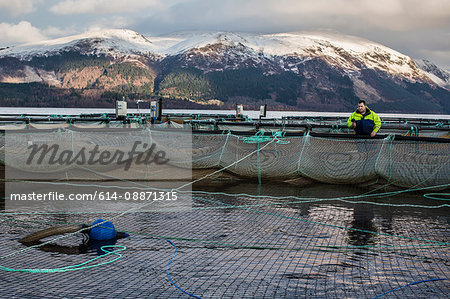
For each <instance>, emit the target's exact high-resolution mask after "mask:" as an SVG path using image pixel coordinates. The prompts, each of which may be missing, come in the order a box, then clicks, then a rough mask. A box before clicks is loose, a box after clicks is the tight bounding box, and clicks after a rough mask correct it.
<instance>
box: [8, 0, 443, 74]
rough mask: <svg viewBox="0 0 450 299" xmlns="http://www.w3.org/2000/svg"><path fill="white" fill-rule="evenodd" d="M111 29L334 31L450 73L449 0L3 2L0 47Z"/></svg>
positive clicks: (150, 31)
mask: <svg viewBox="0 0 450 299" xmlns="http://www.w3.org/2000/svg"><path fill="white" fill-rule="evenodd" d="M106 28H108V29H109V28H126V29H131V30H135V31H137V32H139V33H141V34H144V35H160V34H165V33H171V32H175V31H185V30H220V31H238V32H257V33H277V32H291V31H301V30H317V29H319V30H320V29H333V30H336V31H339V32H341V33H344V34H350V35H356V36H360V37H364V38H367V39H370V40H373V41H376V42H379V43H381V44H384V45H386V46H388V47H391V48H393V49H395V50H397V51H399V52H401V53H403V54H406V55H409V56H411V57H413V58H424V59H428V60H430V61H432V62H434V63H436V64H437V65H439V66H441V67H444V68H446V69H449V70H450V0H426V1H424V0H0V47H2V46H10V45H15V44H20V43H24V42H33V41H38V40H42V39H51V38H56V37H60V36H65V35H70V34H77V33H82V32H85V31H90V30H98V29H106Z"/></svg>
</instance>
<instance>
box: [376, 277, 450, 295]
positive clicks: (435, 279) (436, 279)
mask: <svg viewBox="0 0 450 299" xmlns="http://www.w3.org/2000/svg"><path fill="white" fill-rule="evenodd" d="M438 280H447V279H446V278H433V279H427V280H421V281H416V282H411V283H408V284H405V285H404V286H401V287H398V288H395V289H393V290H390V291H387V292H385V293H383V294H381V295H378V296H375V297H373V298H372V299H375V298H379V297H381V296H384V295H386V294H389V293H392V292H394V291H397V290H400V289H403V288H406V287H407V286H412V285H415V284H419V283H422V282H429V281H438Z"/></svg>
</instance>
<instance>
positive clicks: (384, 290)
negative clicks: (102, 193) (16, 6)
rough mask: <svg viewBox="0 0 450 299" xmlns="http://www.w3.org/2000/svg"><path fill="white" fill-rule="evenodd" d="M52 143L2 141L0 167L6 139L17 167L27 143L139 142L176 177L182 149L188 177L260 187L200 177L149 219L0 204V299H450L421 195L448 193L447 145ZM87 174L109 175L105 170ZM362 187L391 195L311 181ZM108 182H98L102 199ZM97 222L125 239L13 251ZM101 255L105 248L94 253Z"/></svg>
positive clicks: (225, 139)
mask: <svg viewBox="0 0 450 299" xmlns="http://www.w3.org/2000/svg"><path fill="white" fill-rule="evenodd" d="M53 134H54V135H52V136H51V137H48V136H49V135H48V133H47V134H45V135H39V134H38V133H35V134H34V135H30V134H29V133H28V135H27V134H26V133H24V135H20V134H14V135H12V136H15V138H16V139H14V140H7V139H8V138H9V135H8V134H7V135H0V136H1V140H2V152H3V158H2V159H3V161H6V162H9V163H11V161H13V160H14V159H13V160H10V159H5V158H4V157H5V156H4V154H5V151H6V150H7V148H6V147H5V146H4V145H5V144H9V143H8V142H13V143H12V144H14V148H15V151H11V153H8V155H13V156H12V157H14V153H16V154H17V163H21V162H20V159H19V158H20V155H21V148H24V147H26V146H28V145H29V141H30V140H31V141H32V142H38V141H39V140H40V141H41V142H45V141H46V140H47V141H48V140H52V141H55V140H56V141H58V140H59V141H60V142H68V140H70V146H74V147H76V146H78V147H80V146H81V145H82V144H89V143H90V142H92V143H95V144H99V145H101V146H104V147H120V146H121V145H123V144H126V143H129V142H130V141H135V140H140V141H142V142H150V141H151V142H154V143H155V144H157V146H158V147H159V148H161V149H163V150H165V151H170V150H171V151H172V153H173V156H172V157H173V159H172V162H173V164H174V166H176V167H178V168H179V169H184V168H190V167H191V166H190V165H189V164H185V163H184V160H183V159H177V157H179V156H178V155H177V153H178V152H186V151H192V168H194V169H203V170H205V169H206V170H209V169H210V171H211V172H213V171H214V172H230V173H232V174H234V175H236V176H238V177H242V178H245V177H246V178H260V179H262V184H254V183H245V182H246V181H244V180H242V181H240V184H239V185H227V184H221V182H217V181H214V180H209V181H207V182H204V183H203V184H202V180H203V179H204V178H200V179H198V180H196V184H194V186H195V188H194V192H193V198H192V204H191V205H189V206H168V207H167V208H165V209H161V208H153V205H154V203H152V202H150V203H146V204H143V205H142V207H136V206H134V207H133V209H129V208H128V206H123V208H122V210H121V211H119V212H115V213H113V212H107V211H102V210H97V211H93V212H88V211H86V210H81V211H70V210H69V211H67V212H52V211H49V210H46V207H45V205H41V207H40V209H38V210H28V211H14V210H11V209H9V210H6V209H5V206H4V200H3V201H0V210H1V213H0V250H1V252H2V254H1V255H0V271H1V272H0V273H1V278H2V283H1V284H0V292H1V294H3V295H4V296H5V297H6V296H8V297H25V298H28V297H45V298H54V297H55V298H56V297H58V298H61V297H95V298H111V297H134V298H135V297H152V298H156V297H164V298H175V297H181V296H183V291H184V292H186V293H188V294H190V295H194V296H198V297H202V298H223V297H225V298H254V297H258V298H266V297H270V298H280V297H287V298H293V297H295V298H297V297H305V298H374V297H376V296H380V295H382V296H383V295H384V294H386V295H387V294H390V296H393V297H395V298H422V297H428V298H448V297H449V295H450V287H449V284H448V279H449V278H450V262H449V256H450V250H449V245H450V244H449V243H448V240H449V237H450V232H449V229H448V224H449V220H450V218H449V215H450V214H449V205H448V204H447V202H448V193H441V194H439V195H431V196H429V198H424V197H423V196H422V195H423V194H422V193H423V192H426V191H424V190H427V189H428V188H433V189H436V188H441V189H442V188H444V189H445V188H449V186H450V182H449V173H450V171H449V170H450V169H449V159H450V155H449V153H450V148H449V146H450V145H449V144H448V143H435V142H425V141H401V140H395V139H394V140H393V139H392V138H386V139H361V140H360V139H332V138H321V137H313V136H310V135H306V136H303V137H286V136H284V135H282V134H273V135H270V136H266V135H261V134H256V135H254V136H237V135H233V134H194V135H193V136H192V147H190V146H186V147H182V146H179V142H177V140H176V138H177V137H176V135H170V134H169V132H168V131H158V130H143V131H136V132H131V133H130V134H129V135H125V136H114V135H111V136H107V135H104V132H100V133H99V134H94V133H92V134H90V135H86V134H84V133H82V132H78V131H71V130H62V131H59V132H54V133H53ZM18 136H19V137H18ZM44 136H46V137H44ZM45 138H49V139H45ZM58 138H59V139H58ZM89 140H90V141H89ZM12 164H14V163H12ZM7 166H8V165H7ZM10 166H13V167H16V168H22V167H26V166H25V165H22V164H14V165H10ZM38 171H45V170H42V169H39V170H38ZM46 171H49V172H51V171H53V170H52V169H46ZM91 171H95V172H100V173H103V174H107V175H108V177H109V178H113V177H114V176H113V173H111V172H110V171H109V170H108V169H106V168H104V169H103V168H98V169H91ZM0 173H1V172H0ZM145 173H148V176H145ZM150 173H151V170H150V169H147V170H145V169H142V173H139V174H137V175H136V178H140V179H142V178H144V179H147V178H149V177H151V176H150ZM298 177H306V178H310V179H313V180H315V181H317V182H319V183H317V184H315V185H311V186H309V187H299V186H292V185H288V184H282V183H277V184H273V183H272V182H274V181H276V180H288V179H292V178H298ZM80 179H82V178H81V177H66V178H65V179H61V180H57V181H55V182H52V183H53V184H59V185H60V186H67V188H69V186H71V187H74V188H78V189H80V187H78V186H82V185H83V184H86V185H89V184H92V182H83V181H80ZM374 179H382V180H383V182H384V183H385V184H386V185H388V186H394V185H395V186H401V187H403V189H401V190H396V191H389V192H388V191H387V190H386V189H383V190H381V189H378V187H373V188H369V189H359V188H356V187H351V186H342V185H329V184H328V185H327V184H321V183H322V182H326V183H334V184H349V183H350V184H358V183H361V182H365V181H372V180H374ZM4 180H5V178H3V181H4ZM73 180H75V181H76V184H74V182H73ZM203 181H206V180H203ZM253 181H254V180H253ZM35 183H36V182H34V181H30V180H24V181H21V182H20V184H23V185H24V186H25V185H32V186H34V185H33V184H35ZM40 183H44V182H40ZM120 183H121V184H120V187H121V188H124V189H125V190H128V191H130V192H132V191H135V190H136V187H137V186H139V187H141V188H144V187H145V184H144V183H143V182H134V181H121V182H120ZM216 183H217V186H216V187H215V186H214V184H216ZM116 185H118V183H117V182H114V181H111V182H110V186H109V188H116V187H117V186H116ZM35 188H36V189H37V188H38V187H35ZM408 188H409V189H408ZM418 191H420V192H418ZM421 192H422V193H421ZM2 202H3V206H2V205H1V203H2ZM47 209H48V208H47ZM99 218H101V219H105V220H110V221H112V222H113V223H114V225H115V227H116V229H117V230H118V231H125V232H127V233H128V234H130V237H127V238H124V239H118V240H113V241H106V242H93V241H92V240H90V241H89V242H88V241H87V240H86V239H85V238H84V237H83V235H82V234H81V233H74V234H65V235H59V236H52V237H48V238H46V239H44V240H41V241H42V243H41V244H37V245H35V246H34V247H30V246H25V245H23V244H21V243H20V242H19V240H20V239H21V238H23V237H25V236H27V235H29V234H30V233H33V232H36V231H40V230H43V229H47V228H51V227H55V226H60V225H66V224H90V223H92V222H93V221H94V220H96V219H99ZM167 240H169V241H170V242H171V243H170V242H168V241H167ZM172 244H173V245H172ZM102 246H113V247H109V248H105V247H103V250H102ZM114 246H115V247H114ZM119 246H125V247H126V249H124V248H122V247H119ZM108 252H110V253H109V254H108ZM175 252H176V255H174V254H175ZM105 253H106V254H105ZM30 272H31V273H30ZM34 272H36V273H34ZM184 295H186V294H184ZM387 297H388V296H386V298H387Z"/></svg>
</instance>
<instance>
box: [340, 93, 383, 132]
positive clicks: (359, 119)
mask: <svg viewBox="0 0 450 299" xmlns="http://www.w3.org/2000/svg"><path fill="white" fill-rule="evenodd" d="M347 127H349V128H350V129H354V130H355V132H356V134H358V135H370V137H374V136H375V135H376V134H377V132H378V130H379V129H380V127H381V119H380V117H379V116H378V114H376V113H375V112H373V111H372V110H370V109H369V107H367V106H366V102H365V101H363V100H361V101H359V102H358V108H357V109H356V111H355V112H353V113H352V115H350V117H349V118H348V120H347Z"/></svg>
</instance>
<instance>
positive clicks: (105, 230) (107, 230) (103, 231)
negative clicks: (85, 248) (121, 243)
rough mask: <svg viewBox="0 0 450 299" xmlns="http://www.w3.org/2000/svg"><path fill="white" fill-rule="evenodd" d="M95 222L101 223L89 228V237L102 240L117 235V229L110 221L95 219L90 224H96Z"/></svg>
mask: <svg viewBox="0 0 450 299" xmlns="http://www.w3.org/2000/svg"><path fill="white" fill-rule="evenodd" d="M97 223H101V224H99V225H97V226H95V227H93V228H91V232H90V233H89V237H90V238H91V239H93V240H98V241H102V240H111V239H114V238H116V237H117V231H116V229H115V228H114V224H112V222H111V221H105V220H103V219H97V220H95V221H94V222H93V223H92V224H91V225H96V224H97Z"/></svg>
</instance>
